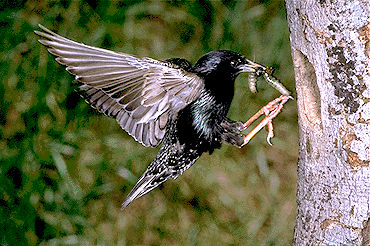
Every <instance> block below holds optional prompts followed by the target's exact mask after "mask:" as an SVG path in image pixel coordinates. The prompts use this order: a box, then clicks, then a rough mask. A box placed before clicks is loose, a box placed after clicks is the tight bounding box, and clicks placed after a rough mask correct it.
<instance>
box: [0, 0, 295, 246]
mask: <svg viewBox="0 0 370 246" xmlns="http://www.w3.org/2000/svg"><path fill="white" fill-rule="evenodd" d="M223 2H224V3H223ZM0 9H2V11H1V12H0V33H1V34H2V38H1V45H0V59H1V63H0V77H1V81H2V83H0V163H1V164H0V191H1V192H0V203H1V208H0V214H1V220H2V227H0V232H1V234H0V244H8V245H36V244H42V245H288V244H290V242H291V240H292V237H293V227H294V219H295V205H296V203H295V189H296V161H297V155H298V144H297V142H298V140H297V139H298V134H297V123H296V118H297V116H296V105H295V102H294V101H291V102H289V103H288V104H287V105H286V108H285V109H284V111H283V113H282V114H281V115H279V117H278V118H277V119H275V120H274V125H275V134H276V137H275V138H274V139H273V140H272V141H273V143H274V145H273V146H272V147H270V146H269V145H268V144H267V143H266V141H265V137H266V133H265V132H264V131H262V132H261V133H259V134H258V135H257V136H256V138H255V139H253V140H252V142H251V143H250V144H248V146H246V147H244V148H243V149H237V148H234V147H232V146H227V145H224V146H223V147H222V148H221V149H220V150H217V151H215V152H214V153H213V154H212V155H208V154H204V155H203V156H202V157H201V158H200V159H199V160H198V161H197V163H196V164H195V165H194V166H193V167H192V168H190V169H189V170H188V171H186V172H185V173H184V174H183V175H182V176H181V177H179V178H178V179H177V180H171V181H168V182H167V183H165V185H164V186H163V187H162V188H160V189H156V190H154V191H152V192H150V193H149V194H148V195H146V196H144V197H142V198H140V199H139V200H137V201H135V202H134V203H133V204H132V205H130V206H129V207H128V208H127V209H126V210H125V211H120V204H121V202H122V201H123V198H124V197H125V195H126V194H127V192H128V191H129V190H130V189H131V188H132V186H133V185H134V184H135V182H136V180H137V178H138V177H139V176H140V175H141V174H142V172H143V171H144V170H145V169H146V167H147V165H148V164H149V163H150V161H151V160H152V159H153V158H154V157H155V155H156V153H157V151H158V149H152V148H144V147H143V146H141V145H140V144H139V143H136V142H135V141H134V140H133V139H132V138H131V137H130V136H128V135H127V134H126V133H125V132H124V131H122V130H121V128H120V127H119V126H118V124H117V123H116V122H115V120H113V119H109V118H107V117H104V116H102V115H100V114H99V113H97V112H95V111H94V110H93V109H91V108H90V107H89V106H88V105H86V104H85V103H84V102H83V100H81V99H80V97H79V96H78V95H77V94H76V93H75V92H74V88H75V87H74V85H73V83H72V81H73V77H72V76H71V75H69V74H68V73H67V72H66V71H65V70H64V68H63V67H61V66H60V65H58V64H57V63H56V62H55V61H54V59H53V57H52V56H51V55H49V54H48V53H47V50H46V48H45V47H43V46H41V45H40V44H39V43H38V42H37V37H36V35H34V33H33V30H35V29H38V27H37V24H38V23H41V24H42V25H44V26H46V27H48V28H49V29H51V30H53V31H55V32H57V33H59V34H61V35H63V36H66V37H69V38H72V39H74V40H76V41H79V42H83V43H86V44H89V45H94V46H99V47H104V48H108V49H112V50H115V51H121V52H125V53H130V54H134V55H137V56H149V57H152V58H156V59H165V58H169V57H183V58H186V59H188V60H190V61H191V62H195V61H196V60H197V59H198V58H199V57H200V56H202V55H203V54H204V53H205V52H208V51H210V50H215V49H230V50H234V51H237V52H240V53H242V54H244V55H246V56H247V57H248V58H249V59H251V60H255V61H256V62H259V63H262V64H265V65H268V66H274V67H275V68H276V74H275V75H276V76H277V77H278V78H279V79H280V80H281V81H282V82H283V83H284V84H285V85H286V86H287V87H288V88H289V89H291V90H293V88H294V81H293V79H294V75H293V67H292V62H291V57H290V47H289V32H288V27H287V22H286V17H285V9H284V3H283V1H260V2H259V1H199V2H198V1H192V2H188V1H181V0H180V1H173V2H166V1H120V2H110V1H97V2H93V1H87V2H79V1H60V2H57V1H41V2H37V1H4V2H3V3H0ZM247 84H248V82H247V76H245V75H241V76H239V77H238V79H237V83H236V95H235V98H234V101H233V104H232V108H231V110H230V113H229V116H230V118H232V119H235V120H246V119H247V118H248V117H250V116H251V115H252V114H253V113H254V112H255V111H257V110H258V109H259V108H260V107H261V106H263V105H265V104H266V103H267V102H268V101H269V100H271V99H273V98H274V97H276V96H278V93H277V92H276V91H275V90H274V89H272V88H271V87H269V86H268V85H266V83H264V82H263V81H261V82H260V83H259V84H258V89H259V93H258V94H256V95H254V94H252V93H250V92H249V90H248V85H247Z"/></svg>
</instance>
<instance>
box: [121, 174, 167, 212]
mask: <svg viewBox="0 0 370 246" xmlns="http://www.w3.org/2000/svg"><path fill="white" fill-rule="evenodd" d="M169 177H170V175H169V172H168V171H167V169H166V168H164V170H162V172H153V171H151V172H148V170H147V171H145V173H144V174H143V175H142V176H141V177H140V178H139V180H138V181H137V182H136V184H135V186H134V188H132V190H131V191H130V193H129V194H128V195H127V197H126V198H125V200H124V201H123V203H122V207H121V210H123V209H125V208H126V207H127V206H128V205H129V204H130V203H131V202H133V201H134V200H135V199H137V198H139V197H141V196H143V195H145V194H146V193H148V192H150V191H151V190H153V189H154V188H156V187H157V186H159V185H160V184H162V183H164V182H166V181H167V180H168V178H169Z"/></svg>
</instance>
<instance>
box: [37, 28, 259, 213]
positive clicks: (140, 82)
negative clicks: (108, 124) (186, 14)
mask: <svg viewBox="0 0 370 246" xmlns="http://www.w3.org/2000/svg"><path fill="white" fill-rule="evenodd" d="M40 28H41V29H42V30H43V31H44V32H39V31H35V33H36V34H37V35H39V36H41V37H43V38H44V39H43V40H40V42H41V43H42V44H44V45H45V46H48V47H49V49H48V51H49V52H50V53H51V54H53V55H55V56H56V57H57V58H56V60H57V61H58V62H59V63H60V64H62V65H64V66H66V69H67V71H68V72H70V73H71V74H73V75H74V76H75V78H76V80H77V81H78V82H79V83H80V84H81V86H80V91H81V92H82V95H83V96H84V98H85V100H86V102H87V103H89V104H90V105H91V106H92V107H94V108H96V109H97V110H98V111H99V112H102V113H104V114H106V115H108V116H110V117H113V118H115V119H116V120H117V122H118V123H119V124H120V126H121V127H122V129H124V130H125V131H126V132H128V133H129V134H130V135H131V136H133V138H134V139H135V140H136V141H138V142H140V143H142V144H143V145H144V146H151V147H155V146H158V145H159V144H160V143H161V142H163V144H162V146H161V148H160V150H159V153H158V155H157V156H156V158H155V159H154V160H153V162H152V163H150V165H149V166H148V168H147V170H146V171H145V172H144V174H143V175H142V176H141V177H140V179H139V180H138V182H137V183H136V185H135V186H134V187H133V189H132V191H131V192H130V193H129V194H128V196H127V197H126V199H125V200H124V202H123V205H122V208H125V207H127V206H128V205H129V204H130V203H131V202H132V201H134V200H135V199H137V198H139V197H141V196H143V195H144V194H146V193H148V192H149V191H151V190H153V189H154V188H155V187H157V186H158V185H160V184H162V183H164V182H165V181H167V180H168V179H170V178H172V179H176V178H177V177H178V176H179V175H181V174H182V173H183V172H184V171H185V170H186V169H188V168H189V167H190V166H192V165H193V164H194V162H195V161H196V160H197V159H198V158H199V157H200V156H201V155H202V153H204V152H209V153H212V152H213V151H214V149H216V148H219V147H220V146H221V143H222V142H226V143H230V144H234V145H236V146H239V147H240V146H242V145H243V142H244V136H243V135H242V134H241V131H242V130H244V126H243V123H241V122H234V121H232V120H230V119H228V118H227V117H226V115H227V112H228V110H229V108H230V104H231V101H232V99H233V96H234V82H235V79H236V77H237V75H238V74H239V73H241V72H249V73H254V72H255V71H256V70H255V69H254V68H256V66H258V64H255V63H253V62H251V61H249V60H247V59H246V58H245V57H244V56H242V55H240V54H237V53H235V52H232V51H226V50H218V51H212V52H210V53H208V54H206V55H204V56H203V57H201V58H200V59H199V60H198V61H197V62H196V64H195V65H194V66H192V65H191V63H190V62H188V61H187V60H185V59H181V58H172V59H169V60H166V61H159V60H154V59H151V58H145V57H144V58H138V57H134V56H132V55H128V54H124V53H118V52H112V51H109V50H105V49H100V48H95V47H91V46H88V45H85V44H81V43H77V42H74V41H71V40H69V39H67V38H64V37H62V36H60V35H58V34H55V33H53V32H51V31H50V30H48V29H47V28H45V27H43V26H41V25H40Z"/></svg>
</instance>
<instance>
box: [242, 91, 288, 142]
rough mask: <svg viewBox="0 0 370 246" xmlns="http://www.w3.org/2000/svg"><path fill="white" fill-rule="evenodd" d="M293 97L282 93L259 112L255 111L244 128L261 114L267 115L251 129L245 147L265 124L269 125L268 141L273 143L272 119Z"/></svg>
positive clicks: (245, 140) (245, 138) (245, 139)
mask: <svg viewBox="0 0 370 246" xmlns="http://www.w3.org/2000/svg"><path fill="white" fill-rule="evenodd" d="M289 99H293V98H292V97H291V96H286V95H281V96H280V97H278V98H275V99H274V100H272V101H271V102H269V103H268V104H267V105H266V106H264V107H263V108H261V109H260V110H259V111H258V112H257V113H255V114H254V115H253V116H252V117H251V118H250V119H249V120H247V121H246V122H245V123H244V125H243V126H244V130H245V129H246V128H247V127H248V126H249V125H250V124H252V123H253V122H254V121H256V120H257V119H258V118H259V117H260V116H262V115H265V118H264V119H263V120H262V121H261V122H260V123H259V124H258V125H257V126H256V127H255V128H253V129H252V131H250V132H249V133H248V134H247V135H246V136H245V137H244V142H243V144H242V145H241V147H243V146H244V145H246V144H247V143H249V141H250V140H251V139H252V138H253V137H254V136H255V135H256V134H257V133H258V132H259V131H260V130H261V129H262V128H264V127H265V126H266V127H267V131H268V134H267V142H268V143H269V144H270V145H272V144H271V141H270V140H271V138H272V137H273V136H274V127H273V125H272V120H273V119H274V118H275V117H276V116H277V115H278V114H279V113H280V112H281V110H282V109H283V106H284V104H285V103H286V102H287V101H288V100H289Z"/></svg>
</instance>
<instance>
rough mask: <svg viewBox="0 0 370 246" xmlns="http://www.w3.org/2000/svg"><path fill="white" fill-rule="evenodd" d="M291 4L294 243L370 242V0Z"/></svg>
mask: <svg viewBox="0 0 370 246" xmlns="http://www.w3.org/2000/svg"><path fill="white" fill-rule="evenodd" d="M286 7H287V18H288V23H289V28H290V41H291V46H292V56H293V62H294V69H295V79H296V88H297V103H298V115H299V128H300V134H299V136H300V142H299V144H300V148H299V149H300V153H299V161H298V192H297V199H298V200H297V205H298V211H297V221H296V226H295V232H294V245H370V167H369V163H370V74H369V73H370V62H369V61H370V2H369V1H368V0H352V1H345V0H338V1H329V0H317V1H313V0H289V1H286Z"/></svg>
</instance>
